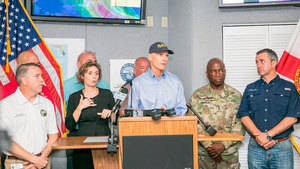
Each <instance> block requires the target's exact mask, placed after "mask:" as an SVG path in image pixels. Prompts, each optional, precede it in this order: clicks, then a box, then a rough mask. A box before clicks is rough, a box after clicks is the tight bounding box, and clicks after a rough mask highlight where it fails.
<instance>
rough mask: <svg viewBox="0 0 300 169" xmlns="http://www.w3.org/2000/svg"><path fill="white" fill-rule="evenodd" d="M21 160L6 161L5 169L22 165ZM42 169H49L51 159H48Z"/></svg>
mask: <svg viewBox="0 0 300 169" xmlns="http://www.w3.org/2000/svg"><path fill="white" fill-rule="evenodd" d="M23 163H24V161H23V160H19V159H7V158H6V160H5V169H11V165H12V164H23ZM44 169H51V159H50V158H49V160H48V164H47V166H46V167H45V168H44Z"/></svg>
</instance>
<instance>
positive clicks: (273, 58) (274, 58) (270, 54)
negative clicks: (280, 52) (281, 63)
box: [256, 48, 278, 62]
mask: <svg viewBox="0 0 300 169" xmlns="http://www.w3.org/2000/svg"><path fill="white" fill-rule="evenodd" d="M262 53H267V54H268V57H269V59H270V60H271V61H276V62H278V56H277V54H276V52H275V51H274V50H272V49H269V48H264V49H261V50H259V51H258V52H256V56H257V55H259V54H262Z"/></svg>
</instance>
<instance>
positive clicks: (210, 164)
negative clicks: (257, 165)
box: [198, 148, 240, 169]
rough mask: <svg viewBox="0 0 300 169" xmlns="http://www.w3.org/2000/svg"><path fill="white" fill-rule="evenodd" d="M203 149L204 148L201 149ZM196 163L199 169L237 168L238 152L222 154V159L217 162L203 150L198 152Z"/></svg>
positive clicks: (238, 166)
mask: <svg viewBox="0 0 300 169" xmlns="http://www.w3.org/2000/svg"><path fill="white" fill-rule="evenodd" d="M203 150H204V149H203ZM198 159H199V160H198V163H199V164H198V165H199V169H239V168H240V163H239V156H238V152H237V153H234V154H231V155H223V154H222V159H223V160H222V161H221V162H219V163H217V162H215V161H214V160H213V159H212V158H211V157H210V156H209V155H208V153H207V152H206V151H205V150H204V151H200V148H199V153H198Z"/></svg>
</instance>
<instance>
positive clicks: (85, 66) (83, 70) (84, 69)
mask: <svg viewBox="0 0 300 169" xmlns="http://www.w3.org/2000/svg"><path fill="white" fill-rule="evenodd" d="M93 66H95V67H96V68H97V69H98V70H99V79H98V80H100V79H101V77H102V70H101V66H100V65H99V64H98V63H94V62H87V63H85V64H83V65H82V66H81V67H80V68H79V70H78V72H77V74H76V77H77V80H78V82H80V83H82V84H83V83H84V81H83V79H82V76H83V75H84V74H85V73H86V72H87V70H88V68H89V67H93Z"/></svg>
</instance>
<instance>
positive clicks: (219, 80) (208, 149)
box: [187, 58, 244, 169]
mask: <svg viewBox="0 0 300 169" xmlns="http://www.w3.org/2000/svg"><path fill="white" fill-rule="evenodd" d="M225 74H226V70H225V65H224V63H223V62H222V61H221V60H219V59H217V58H213V59H211V60H210V61H209V62H208V64H207V71H206V76H207V78H208V80H209V82H210V83H209V84H207V85H205V86H203V87H201V88H199V89H197V90H196V91H195V92H194V94H193V95H192V97H191V98H190V100H189V103H190V104H191V105H192V107H193V108H194V109H195V110H196V111H197V112H199V113H200V116H201V117H202V118H203V120H204V121H205V122H206V123H208V124H210V125H211V126H212V127H213V128H214V129H216V130H217V132H219V133H239V134H242V135H243V134H244V129H243V126H242V124H241V122H240V120H239V119H238V118H236V113H237V111H238V108H239V105H240V101H241V94H240V92H239V91H237V90H236V89H234V88H232V87H230V86H229V85H227V84H224V80H225ZM187 115H193V114H192V112H191V111H189V112H188V113H187ZM198 133H206V131H205V130H204V126H203V125H202V124H198ZM239 146H240V142H233V141H218V142H216V141H201V142H200V143H199V146H198V151H199V152H198V155H199V168H201V169H237V168H240V164H239V158H238V150H239Z"/></svg>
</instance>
